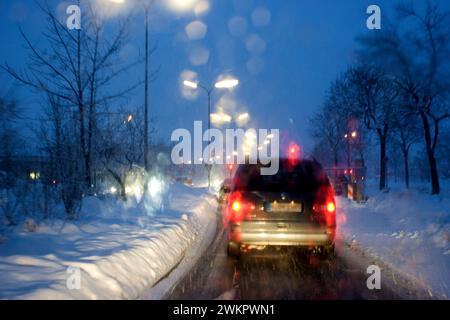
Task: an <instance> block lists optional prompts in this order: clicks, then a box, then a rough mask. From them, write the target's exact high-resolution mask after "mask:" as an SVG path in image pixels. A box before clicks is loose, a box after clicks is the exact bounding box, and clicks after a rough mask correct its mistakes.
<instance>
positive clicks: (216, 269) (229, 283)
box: [165, 213, 429, 300]
mask: <svg viewBox="0 0 450 320" xmlns="http://www.w3.org/2000/svg"><path fill="white" fill-rule="evenodd" d="M218 214H220V213H218ZM219 220H220V219H219ZM226 246H227V230H226V229H224V228H222V227H221V226H218V228H217V234H216V237H215V239H214V241H213V242H212V243H211V245H210V246H209V248H208V249H207V251H206V252H205V254H204V255H203V256H202V257H201V258H200V259H199V261H198V263H197V264H196V265H195V266H194V267H193V268H192V269H191V270H190V272H188V274H187V275H186V276H185V277H184V278H183V279H182V280H181V281H180V282H179V283H177V284H176V285H175V286H174V287H173V288H172V289H171V290H170V292H169V294H168V295H167V296H166V297H165V298H167V299H182V300H184V299H187V300H195V299H226V300H232V299H414V298H416V299H417V298H429V297H428V296H427V294H426V292H422V291H420V290H416V289H411V288H409V284H408V283H407V282H405V280H400V279H401V277H400V276H399V275H395V274H393V273H392V272H391V271H387V270H383V269H382V277H381V289H380V290H377V289H374V290H369V289H368V288H367V285H366V281H367V278H368V277H369V274H367V273H366V269H367V267H368V266H369V265H371V264H373V261H371V260H370V259H369V258H365V257H363V256H361V255H359V254H357V253H355V252H352V251H353V250H351V249H350V247H349V246H348V245H346V244H345V243H344V242H343V241H338V242H337V243H336V257H334V258H329V259H323V258H322V259H320V258H318V257H316V256H314V255H312V254H307V253H305V252H299V251H295V250H288V249H280V250H276V249H266V250H263V251H257V252H251V253H249V254H246V255H243V256H242V257H241V258H240V259H239V260H236V259H233V258H230V257H228V256H227V254H226Z"/></svg>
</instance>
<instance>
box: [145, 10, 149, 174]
mask: <svg viewBox="0 0 450 320" xmlns="http://www.w3.org/2000/svg"><path fill="white" fill-rule="evenodd" d="M144 7H145V83H144V94H145V97H144V168H145V171H147V172H148V171H149V170H150V168H149V161H148V129H149V128H148V10H149V4H147V3H146V4H144Z"/></svg>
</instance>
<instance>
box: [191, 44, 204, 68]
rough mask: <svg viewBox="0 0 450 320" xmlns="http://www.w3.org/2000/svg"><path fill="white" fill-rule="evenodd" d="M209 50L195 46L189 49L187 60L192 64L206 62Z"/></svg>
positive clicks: (199, 64) (197, 64)
mask: <svg viewBox="0 0 450 320" xmlns="http://www.w3.org/2000/svg"><path fill="white" fill-rule="evenodd" d="M208 60H209V50H208V49H206V48H204V47H195V48H193V49H191V50H190V51H189V61H190V62H191V64H192V65H194V66H201V65H204V64H206V63H207V62H208Z"/></svg>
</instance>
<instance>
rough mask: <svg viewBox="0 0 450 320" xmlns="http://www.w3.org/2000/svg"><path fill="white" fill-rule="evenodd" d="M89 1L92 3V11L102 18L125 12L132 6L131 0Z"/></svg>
mask: <svg viewBox="0 0 450 320" xmlns="http://www.w3.org/2000/svg"><path fill="white" fill-rule="evenodd" d="M90 2H91V3H92V10H93V11H94V13H95V14H96V15H98V16H99V17H101V18H102V19H108V18H113V17H116V16H119V15H123V14H127V13H128V12H129V11H130V10H132V9H133V6H134V4H133V3H132V1H124V0H122V1H121V0H93V1H90Z"/></svg>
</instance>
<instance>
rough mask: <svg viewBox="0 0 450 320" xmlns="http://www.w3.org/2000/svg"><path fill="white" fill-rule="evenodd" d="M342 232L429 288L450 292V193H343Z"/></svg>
mask: <svg viewBox="0 0 450 320" xmlns="http://www.w3.org/2000/svg"><path fill="white" fill-rule="evenodd" d="M337 202H338V208H339V210H338V217H337V219H338V228H339V231H340V232H339V234H340V235H342V236H343V237H344V238H345V240H346V241H347V242H348V243H350V244H351V245H352V246H354V247H357V248H358V249H360V250H363V251H364V252H365V253H366V254H368V255H370V256H371V257H372V258H374V260H375V261H380V262H382V263H383V264H384V265H387V266H389V268H391V269H393V270H395V271H396V272H397V273H399V274H400V275H403V276H404V277H406V278H408V279H412V280H413V281H414V283H415V284H417V285H419V286H421V287H422V288H425V289H426V290H427V291H428V292H429V294H430V297H432V298H443V299H449V297H450V272H449V270H450V197H447V196H445V195H442V196H430V195H428V194H423V193H421V192H419V191H392V190H391V192H389V193H382V192H372V194H371V195H370V198H369V200H368V201H367V203H364V204H358V203H355V202H351V201H349V200H347V199H345V198H341V197H339V198H338V199H337Z"/></svg>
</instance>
